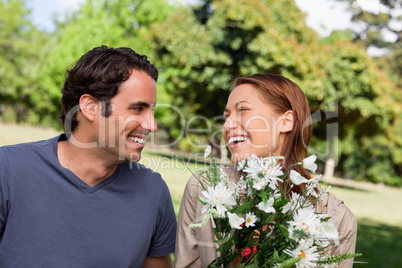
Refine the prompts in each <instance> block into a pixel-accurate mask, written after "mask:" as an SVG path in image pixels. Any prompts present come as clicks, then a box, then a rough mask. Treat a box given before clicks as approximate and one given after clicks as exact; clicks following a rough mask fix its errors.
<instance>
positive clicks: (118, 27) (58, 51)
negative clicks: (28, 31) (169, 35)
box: [32, 0, 172, 127]
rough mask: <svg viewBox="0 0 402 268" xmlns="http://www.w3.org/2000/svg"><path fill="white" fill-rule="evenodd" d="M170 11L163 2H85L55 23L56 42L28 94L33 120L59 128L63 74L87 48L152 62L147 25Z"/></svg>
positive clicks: (170, 8) (106, 0) (158, 0)
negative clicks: (131, 53)
mask: <svg viewBox="0 0 402 268" xmlns="http://www.w3.org/2000/svg"><path fill="white" fill-rule="evenodd" d="M154 6H159V7H160V8H161V9H162V10H156V9H155V8H154ZM171 12H172V7H170V6H169V5H168V4H167V2H166V1H164V0H152V1H145V0H136V1H129V0H88V1H86V2H85V3H84V4H83V5H82V7H81V9H80V10H79V11H77V12H76V13H74V14H72V15H71V16H70V17H68V18H67V20H66V21H63V22H58V23H57V28H56V32H55V34H56V36H57V39H55V40H54V41H53V42H52V43H51V44H49V45H48V47H47V49H48V51H49V52H48V54H47V56H46V57H45V58H44V60H43V61H42V65H41V72H40V73H41V78H40V79H39V80H38V86H37V89H36V91H35V92H34V93H33V94H32V98H33V99H34V102H35V103H36V107H35V108H36V114H37V121H38V122H41V123H43V124H47V125H53V126H58V127H60V124H59V122H58V120H57V117H58V114H59V111H60V97H61V94H60V91H61V89H62V87H63V83H64V79H65V73H66V72H65V71H66V69H68V68H69V67H70V66H71V65H72V64H74V62H75V61H76V60H78V59H79V57H81V56H82V55H83V54H84V53H85V52H87V51H89V50H90V49H92V48H94V47H98V46H101V45H107V46H111V47H122V46H126V47H131V48H133V49H134V50H135V51H136V52H138V53H140V54H146V55H150V56H151V61H152V60H153V59H152V53H151V52H152V42H150V41H149V37H148V36H149V27H150V24H152V23H153V22H157V21H161V20H164V18H165V17H166V16H168V15H169V14H170V13H171Z"/></svg>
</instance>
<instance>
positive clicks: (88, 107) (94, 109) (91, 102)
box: [80, 94, 99, 122]
mask: <svg viewBox="0 0 402 268" xmlns="http://www.w3.org/2000/svg"><path fill="white" fill-rule="evenodd" d="M98 104H99V102H98V101H97V100H96V99H95V98H94V97H93V96H91V95H89V94H84V95H82V96H81V97H80V110H81V113H82V115H83V116H84V117H85V118H86V119H88V120H89V121H91V122H93V121H94V120H95V118H96V117H97V115H98V106H99V105H98Z"/></svg>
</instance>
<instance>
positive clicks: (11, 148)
mask: <svg viewBox="0 0 402 268" xmlns="http://www.w3.org/2000/svg"><path fill="white" fill-rule="evenodd" d="M58 137H59V136H57V137H53V138H50V139H47V140H38V141H31V142H23V143H17V144H11V145H3V146H1V147H0V150H2V151H3V152H4V151H6V152H13V151H23V150H27V149H29V148H36V147H41V146H44V145H47V144H50V143H52V142H53V141H54V140H55V139H57V138H58Z"/></svg>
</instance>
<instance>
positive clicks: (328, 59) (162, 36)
mask: <svg viewBox="0 0 402 268" xmlns="http://www.w3.org/2000/svg"><path fill="white" fill-rule="evenodd" d="M303 17H304V15H303V14H302V13H301V11H300V10H299V9H298V8H297V6H296V5H295V3H294V2H293V1H281V2H278V1H267V0H265V1H262V0H252V1H250V0H249V1H236V3H234V2H233V1H229V0H227V1H201V2H200V4H197V5H194V6H190V7H188V8H182V9H181V10H178V12H177V13H176V14H175V15H173V16H172V17H170V18H169V19H168V20H166V21H165V22H163V23H161V24H158V25H155V27H154V28H153V29H154V36H155V39H156V51H157V53H158V55H159V57H158V58H160V61H161V63H160V64H161V65H162V66H163V67H164V68H165V70H166V71H165V72H163V77H164V78H163V81H164V88H165V89H166V93H167V94H169V95H170V96H171V98H170V99H169V98H166V101H169V103H170V104H172V105H175V106H178V107H180V108H181V109H182V111H183V116H184V118H185V119H186V121H187V120H189V118H191V117H194V116H196V115H203V116H206V117H209V118H211V117H215V116H216V115H219V114H221V113H222V111H223V109H224V107H225V105H226V100H227V96H228V94H229V92H230V89H231V87H230V85H231V83H232V81H233V80H234V78H236V77H238V76H245V75H251V74H253V73H277V74H281V75H283V76H285V77H288V78H289V79H291V80H293V81H294V82H296V83H298V84H299V85H300V86H301V88H302V89H303V90H304V93H305V94H306V96H307V98H308V101H309V103H310V106H311V110H312V111H317V110H321V111H332V112H334V111H335V109H336V110H337V111H338V122H339V150H338V152H337V153H338V154H339V155H340V160H341V163H340V164H339V165H338V168H339V170H338V172H341V174H343V175H346V174H353V175H354V174H357V173H360V174H361V175H360V176H359V177H362V176H364V177H365V178H367V179H370V180H372V179H373V178H372V177H373V176H378V174H379V172H377V171H376V172H372V175H369V176H367V175H368V174H367V173H366V172H364V171H363V172H362V170H361V169H357V168H356V167H355V166H350V165H349V166H348V168H351V170H350V169H347V168H346V166H345V165H344V163H343V162H342V161H347V159H349V158H354V157H355V155H356V154H358V153H359V150H360V151H362V152H363V154H364V155H365V158H364V159H362V161H363V163H364V162H367V160H368V158H377V156H380V155H381V156H384V157H381V158H377V159H385V158H387V157H389V158H391V160H390V161H391V163H393V164H391V165H387V168H382V169H381V171H382V172H386V173H387V174H388V175H387V176H389V177H393V178H399V177H398V176H396V177H395V176H394V175H393V174H395V172H396V171H397V170H398V169H400V164H397V165H396V167H395V164H396V163H399V162H398V161H400V160H399V159H400V158H401V157H400V155H402V147H401V143H400V141H399V142H396V140H397V139H399V138H395V137H392V135H391V134H392V130H393V129H394V128H398V127H399V128H400V126H401V125H402V123H396V122H401V121H400V120H399V121H398V111H400V110H401V104H400V102H399V98H400V97H398V96H397V95H398V92H397V90H396V88H395V85H394V84H392V83H391V82H390V81H389V80H388V79H386V78H385V77H384V76H383V75H382V74H381V73H379V72H378V70H377V69H376V67H375V65H374V63H373V61H372V60H371V59H370V58H369V57H368V56H367V54H366V52H365V50H364V48H363V47H361V46H359V45H356V44H353V42H352V40H353V34H352V32H350V31H337V32H334V33H332V34H331V35H330V36H329V37H327V38H320V39H318V37H317V35H316V34H315V33H314V32H313V31H312V30H311V29H309V28H308V27H307V26H306V25H305V23H304V20H303V19H302V18H303ZM333 103H337V107H335V108H333ZM177 119H178V117H176V116H173V120H172V121H165V122H166V124H168V125H169V131H170V134H171V135H172V136H173V137H174V138H176V137H177V136H176V135H177V134H178V133H179V131H178V130H179V129H181V128H182V124H181V123H180V122H179V120H177ZM327 125H328V122H321V123H318V125H317V126H316V129H315V130H314V135H315V139H314V142H315V143H314V144H313V148H314V147H315V146H316V145H315V144H317V146H318V147H323V146H324V147H325V145H326V144H327V142H328V129H327ZM199 127H201V126H200V125H199ZM368 130H369V131H368ZM184 135H185V136H187V135H189V133H184ZM207 135H208V134H207ZM394 136H395V135H394ZM208 138H209V140H210V142H215V144H218V142H217V141H216V137H211V136H209V137H208ZM182 143H183V142H182ZM395 145H396V146H395ZM183 148H184V147H183ZM326 156H329V155H328V154H326V155H324V157H326ZM374 174H375V175H374ZM352 178H353V177H352ZM376 179H379V180H380V181H383V182H385V181H386V182H389V181H390V180H389V179H385V178H384V176H381V177H380V178H378V177H376ZM393 180H394V179H392V180H391V181H393Z"/></svg>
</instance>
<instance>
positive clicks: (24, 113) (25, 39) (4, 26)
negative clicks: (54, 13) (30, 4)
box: [0, 0, 47, 122]
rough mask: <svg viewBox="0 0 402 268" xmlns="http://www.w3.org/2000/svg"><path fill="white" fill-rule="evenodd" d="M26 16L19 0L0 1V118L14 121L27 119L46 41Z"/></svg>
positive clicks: (26, 12)
mask: <svg viewBox="0 0 402 268" xmlns="http://www.w3.org/2000/svg"><path fill="white" fill-rule="evenodd" d="M28 15H29V10H27V9H26V8H24V5H23V2H22V1H18V0H3V1H0V116H1V115H2V114H3V115H7V117H8V118H9V119H15V121H17V122H21V121H23V120H25V119H26V118H27V117H28V116H30V112H29V108H31V107H32V106H33V105H34V103H33V101H32V100H31V98H30V95H31V92H32V91H33V86H32V85H33V82H34V81H35V80H36V79H37V76H38V64H37V62H38V60H39V58H40V57H41V56H42V55H41V54H42V53H41V46H42V45H43V44H44V42H45V40H46V38H47V36H46V34H44V33H41V32H39V31H38V30H37V29H36V28H35V27H34V26H33V25H32V24H31V22H30V21H29V20H28Z"/></svg>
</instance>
